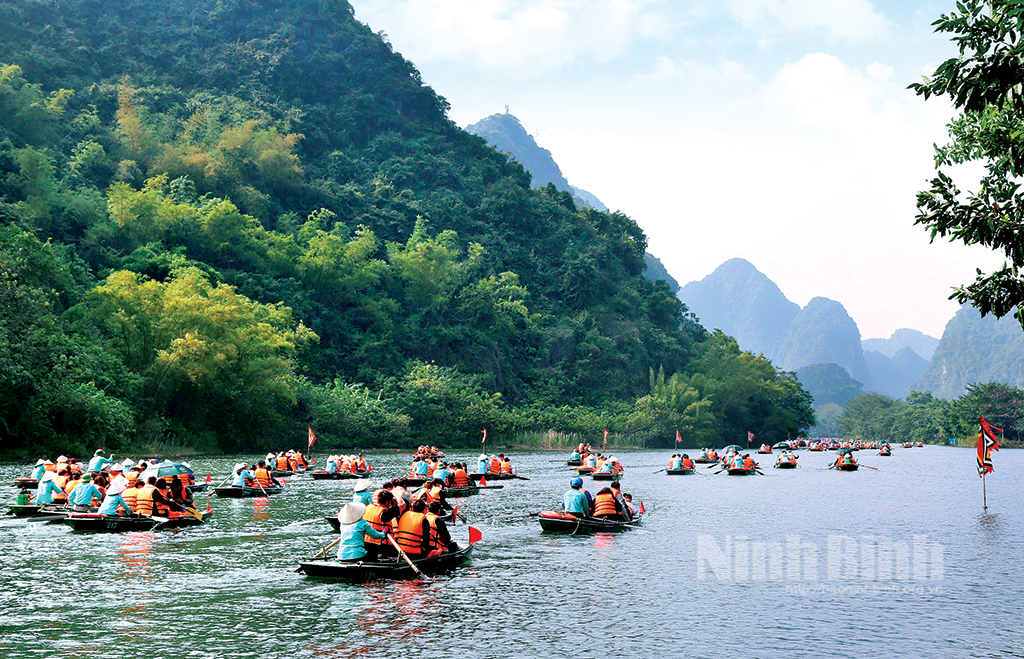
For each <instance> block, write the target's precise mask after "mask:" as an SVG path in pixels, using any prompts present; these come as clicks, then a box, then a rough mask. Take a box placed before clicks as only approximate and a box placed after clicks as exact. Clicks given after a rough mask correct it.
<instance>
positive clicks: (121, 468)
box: [110, 462, 124, 472]
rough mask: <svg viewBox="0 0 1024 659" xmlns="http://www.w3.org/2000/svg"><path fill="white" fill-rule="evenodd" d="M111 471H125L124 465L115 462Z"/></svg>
mask: <svg viewBox="0 0 1024 659" xmlns="http://www.w3.org/2000/svg"><path fill="white" fill-rule="evenodd" d="M110 471H112V472H113V471H124V467H122V466H121V465H119V464H117V463H116V462H115V463H114V464H113V465H111V467H110Z"/></svg>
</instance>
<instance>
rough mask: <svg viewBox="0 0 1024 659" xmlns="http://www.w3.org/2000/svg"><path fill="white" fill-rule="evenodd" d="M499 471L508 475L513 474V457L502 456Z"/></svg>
mask: <svg viewBox="0 0 1024 659" xmlns="http://www.w3.org/2000/svg"><path fill="white" fill-rule="evenodd" d="M498 471H499V472H500V473H502V474H506V475H508V476H511V475H512V459H511V458H507V457H505V456H501V463H500V464H499V465H498Z"/></svg>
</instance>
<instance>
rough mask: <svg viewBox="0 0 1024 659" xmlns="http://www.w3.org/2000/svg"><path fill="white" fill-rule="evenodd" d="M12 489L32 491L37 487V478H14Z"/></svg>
mask: <svg viewBox="0 0 1024 659" xmlns="http://www.w3.org/2000/svg"><path fill="white" fill-rule="evenodd" d="M14 487H18V488H21V489H23V490H34V489H36V488H37V487H39V479H38V478H15V479H14Z"/></svg>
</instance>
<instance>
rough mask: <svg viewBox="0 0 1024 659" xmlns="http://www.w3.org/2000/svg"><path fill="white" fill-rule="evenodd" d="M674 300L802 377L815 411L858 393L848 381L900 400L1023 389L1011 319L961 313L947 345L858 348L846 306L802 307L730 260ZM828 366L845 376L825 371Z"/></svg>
mask: <svg viewBox="0 0 1024 659" xmlns="http://www.w3.org/2000/svg"><path fill="white" fill-rule="evenodd" d="M678 295H679V298H680V299H681V300H682V301H683V302H684V303H685V304H686V305H687V306H688V307H689V308H690V310H691V311H692V312H693V313H694V314H696V315H697V317H698V318H700V320H701V323H702V324H703V325H704V327H706V328H708V329H714V328H717V329H721V330H722V331H723V332H725V333H727V334H730V335H732V336H734V337H736V340H737V341H738V342H739V344H740V347H741V348H743V349H744V350H750V351H752V352H760V353H763V354H764V355H765V356H766V357H769V358H770V359H771V360H772V361H773V362H774V363H775V364H776V365H777V366H779V367H781V368H784V369H786V370H791V371H796V372H797V374H798V375H799V376H800V377H801V382H802V383H803V384H804V386H805V387H806V388H807V390H808V391H809V392H810V393H811V394H812V395H813V396H814V398H815V405H816V406H817V405H819V404H822V403H823V402H825V401H827V402H837V403H838V404H843V403H845V402H846V400H848V399H849V398H852V397H853V396H854V395H856V393H857V392H856V388H855V387H853V386H851V383H850V382H849V381H848V378H852V379H853V380H855V381H856V384H858V385H861V386H863V390H864V391H875V392H878V393H882V394H885V395H887V396H892V397H894V398H902V397H903V396H904V395H905V394H906V393H907V392H908V391H911V390H917V391H931V392H932V394H934V395H935V396H937V397H939V398H946V399H952V398H956V397H958V396H960V395H962V394H963V393H964V391H965V387H966V386H967V385H968V384H971V383H985V382H1002V383H1005V384H1010V385H1013V386H1018V387H1022V386H1024V332H1022V331H1021V327H1020V325H1019V324H1018V323H1017V322H1016V321H1015V320H1013V319H1012V318H1003V319H1002V320H996V319H995V318H992V317H991V316H990V317H987V318H981V316H980V314H979V313H978V312H977V310H975V309H974V308H973V307H969V306H965V307H961V309H960V311H958V312H957V314H956V316H954V317H953V318H952V319H951V320H950V321H949V323H948V324H947V325H946V328H945V330H944V331H943V334H942V338H941V339H936V338H934V337H931V336H928V335H927V334H924V333H922V332H920V331H918V330H914V329H898V330H896V331H895V332H893V334H892V336H890V337H889V338H888V339H866V340H863V341H862V340H861V338H860V330H859V329H858V328H857V324H856V323H855V322H854V320H853V319H852V318H850V315H849V314H848V313H847V312H846V309H845V308H844V307H843V305H842V304H840V303H839V302H836V301H834V300H829V299H827V298H822V297H817V298H814V299H813V300H811V301H810V302H809V303H808V304H807V306H806V307H804V308H803V309H801V308H800V306H799V305H797V304H794V303H793V302H790V301H789V300H788V299H786V296H785V295H783V294H782V291H780V290H779V287H778V286H776V285H775V283H774V282H772V281H771V280H770V279H769V278H768V277H767V276H765V275H764V274H763V273H761V272H760V271H758V270H757V268H755V267H754V266H753V265H752V264H751V263H749V262H748V261H745V260H744V259H732V260H729V261H726V262H725V263H723V264H722V265H721V266H719V267H718V268H717V269H716V270H715V271H714V272H712V273H711V274H710V275H708V276H707V277H705V278H704V279H702V280H700V281H695V282H690V283H688V284H686V285H685V286H683V287H682V288H681V289H680V290H679V294H678ZM828 364H835V365H838V366H840V367H842V369H843V371H844V372H845V373H844V374H840V373H839V372H838V371H836V370H835V369H832V368H824V366H825V365H828ZM812 367H813V368H812ZM843 398H845V399H846V400H841V399H843ZM840 400H841V402H840Z"/></svg>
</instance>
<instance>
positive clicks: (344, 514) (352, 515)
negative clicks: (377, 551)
mask: <svg viewBox="0 0 1024 659" xmlns="http://www.w3.org/2000/svg"><path fill="white" fill-rule="evenodd" d="M365 514H366V506H364V505H363V504H361V503H359V502H358V501H350V502H349V503H346V504H345V507H344V508H342V509H341V512H339V513H338V521H339V522H341V525H340V526H341V528H340V530H341V542H340V543H339V545H338V560H339V561H358V560H361V559H363V558H365V557H366V540H365V538H372V539H374V540H383V539H384V538H386V537H387V534H388V533H389V532H390V528H389V527H387V526H385V527H384V530H383V531H378V530H377V529H375V528H373V526H372V525H371V524H370V523H369V522H368V521H366V520H365V519H363V515H365Z"/></svg>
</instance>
